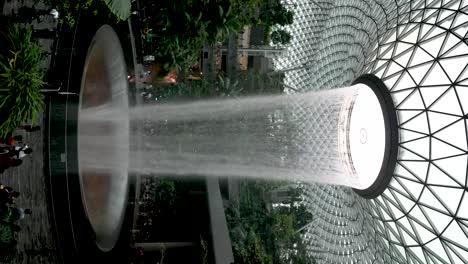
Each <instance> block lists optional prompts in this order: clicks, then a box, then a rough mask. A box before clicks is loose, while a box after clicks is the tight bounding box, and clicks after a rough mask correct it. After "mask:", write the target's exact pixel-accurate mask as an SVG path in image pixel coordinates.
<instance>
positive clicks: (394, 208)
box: [387, 197, 405, 219]
mask: <svg viewBox="0 0 468 264" xmlns="http://www.w3.org/2000/svg"><path fill="white" fill-rule="evenodd" d="M389 200H391V201H392V202H393V203H394V201H393V197H391V198H390V199H389ZM392 202H387V205H388V206H387V207H388V208H389V209H390V210H391V211H392V213H393V217H394V219H399V218H401V217H402V216H404V215H405V212H404V210H403V208H400V206H397V205H395V204H393V203H392Z"/></svg>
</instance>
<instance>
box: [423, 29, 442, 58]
mask: <svg viewBox="0 0 468 264" xmlns="http://www.w3.org/2000/svg"><path fill="white" fill-rule="evenodd" d="M434 31H435V30H434ZM432 33H433V32H431V33H430V37H429V38H427V39H425V40H424V42H422V43H421V44H420V47H421V48H422V49H424V50H425V51H426V52H427V53H429V54H430V55H431V56H432V57H437V56H438V54H439V51H440V48H442V44H443V43H444V39H445V35H446V34H447V33H446V32H443V33H441V34H439V35H435V36H433V34H432Z"/></svg>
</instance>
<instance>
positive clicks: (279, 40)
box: [271, 30, 291, 45]
mask: <svg viewBox="0 0 468 264" xmlns="http://www.w3.org/2000/svg"><path fill="white" fill-rule="evenodd" d="M271 42H273V44H282V45H286V44H288V43H290V42H291V34H289V32H287V31H284V30H276V31H273V32H272V33H271Z"/></svg>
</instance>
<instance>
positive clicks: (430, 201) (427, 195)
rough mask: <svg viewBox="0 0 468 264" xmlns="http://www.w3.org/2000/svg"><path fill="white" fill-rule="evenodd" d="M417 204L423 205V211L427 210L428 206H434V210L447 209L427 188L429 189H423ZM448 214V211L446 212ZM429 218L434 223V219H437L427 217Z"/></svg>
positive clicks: (442, 210)
mask: <svg viewBox="0 0 468 264" xmlns="http://www.w3.org/2000/svg"><path fill="white" fill-rule="evenodd" d="M419 204H420V205H423V206H424V207H423V211H424V212H427V211H428V208H434V209H435V210H439V211H441V212H444V213H446V212H447V209H445V207H444V206H443V205H442V203H440V201H439V200H438V199H437V197H436V196H435V195H434V194H433V193H432V192H431V191H430V190H429V189H427V188H426V189H424V191H423V193H422V195H421V199H420V200H419ZM447 214H448V212H447ZM429 220H430V221H431V222H432V223H433V224H434V222H435V221H437V220H431V218H430V217H429Z"/></svg>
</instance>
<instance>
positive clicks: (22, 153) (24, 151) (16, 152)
mask: <svg viewBox="0 0 468 264" xmlns="http://www.w3.org/2000/svg"><path fill="white" fill-rule="evenodd" d="M32 152H33V150H32V148H30V147H28V145H24V146H22V147H20V146H15V147H14V148H11V149H10V150H9V151H8V153H6V154H5V155H6V156H8V157H12V158H14V159H23V158H24V157H26V155H29V154H31V153H32Z"/></svg>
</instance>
